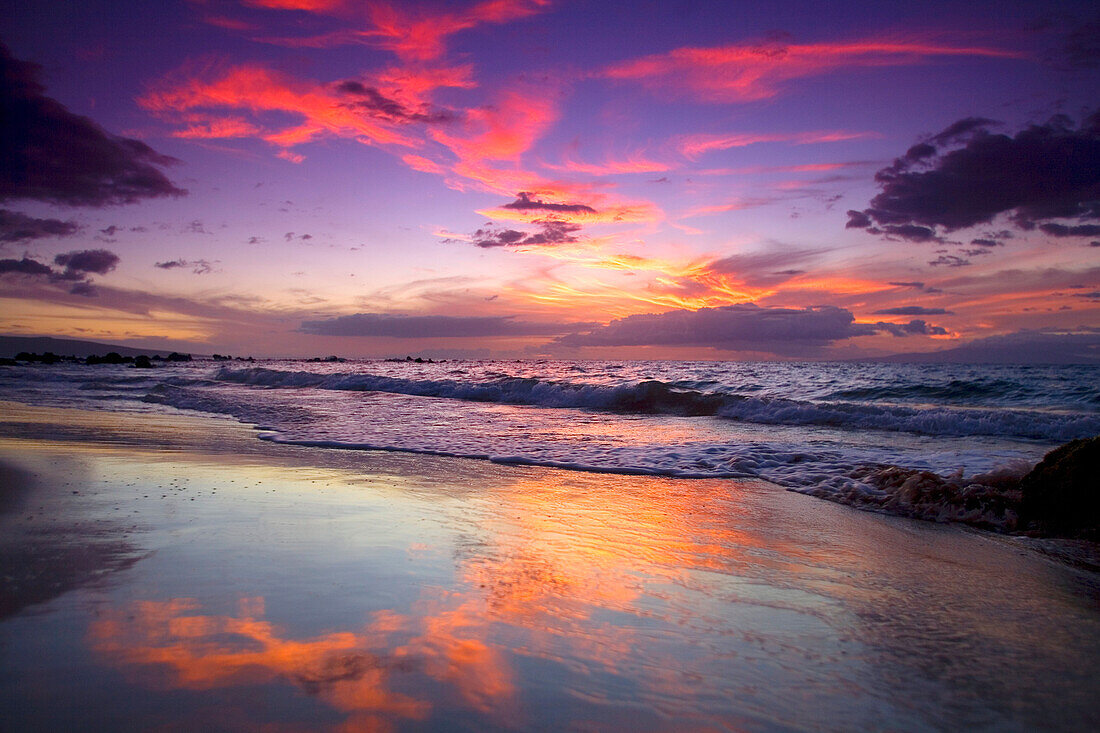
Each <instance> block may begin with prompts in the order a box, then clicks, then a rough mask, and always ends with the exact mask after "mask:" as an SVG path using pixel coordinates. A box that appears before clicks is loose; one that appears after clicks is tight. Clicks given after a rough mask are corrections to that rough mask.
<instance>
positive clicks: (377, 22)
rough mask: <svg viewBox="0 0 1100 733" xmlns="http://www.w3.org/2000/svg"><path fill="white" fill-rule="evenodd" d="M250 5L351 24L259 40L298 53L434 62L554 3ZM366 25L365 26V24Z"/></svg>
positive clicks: (312, 1)
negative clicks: (459, 36)
mask: <svg viewBox="0 0 1100 733" xmlns="http://www.w3.org/2000/svg"><path fill="white" fill-rule="evenodd" d="M247 2H248V4H250V5H253V6H256V7H264V8H268V9H274V10H302V11H307V12H312V13H319V14H323V15H336V16H340V17H341V19H342V21H343V23H344V24H345V25H351V26H358V27H341V28H339V29H336V30H333V31H329V32H326V33H321V34H315V35H309V36H281V37H277V36H269V37H261V38H257V39H256V40H260V41H264V42H267V43H273V44H277V45H282V46H289V47H295V48H330V47H334V46H341V45H346V44H349V43H361V44H366V45H370V46H374V47H376V48H383V49H386V50H389V51H392V52H393V53H395V54H396V55H397V56H398V57H399V58H401V59H402V60H405V61H416V62H422V61H431V60H434V59H438V58H439V57H441V56H443V55H444V54H445V53H446V51H447V40H448V38H449V37H450V36H452V35H454V34H456V33H459V32H461V31H465V30H469V29H471V28H475V27H477V26H479V25H500V24H504V23H509V22H512V21H515V20H520V19H522V18H526V17H529V16H532V15H535V14H537V13H540V12H543V11H544V10H545V9H546V8H548V7H549V5H550V2H549V0H486V1H485V2H480V3H476V4H474V5H472V6H470V7H468V8H466V9H462V10H446V11H440V10H428V9H426V8H423V7H419V8H418V7H412V6H410V5H409V4H407V3H402V4H397V3H389V2H379V1H376V2H371V3H367V4H365V5H361V4H353V3H350V2H345V1H343V0H247ZM360 24H361V25H360Z"/></svg>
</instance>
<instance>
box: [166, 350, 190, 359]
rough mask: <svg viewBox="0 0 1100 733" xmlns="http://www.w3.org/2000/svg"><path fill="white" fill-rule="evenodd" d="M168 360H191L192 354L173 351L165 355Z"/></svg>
mask: <svg viewBox="0 0 1100 733" xmlns="http://www.w3.org/2000/svg"><path fill="white" fill-rule="evenodd" d="M165 358H166V359H167V360H168V361H191V355H190V354H177V353H176V352H175V351H173V352H172V353H171V354H169V355H168V356H166V357H165Z"/></svg>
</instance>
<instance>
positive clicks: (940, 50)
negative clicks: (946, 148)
mask: <svg viewBox="0 0 1100 733" xmlns="http://www.w3.org/2000/svg"><path fill="white" fill-rule="evenodd" d="M935 56H983V57H994V58H1011V57H1018V56H1019V54H1016V53H1013V52H1010V51H1004V50H1001V49H995V48H981V47H974V46H965V47H960V46H945V45H938V44H935V43H930V42H924V41H919V40H914V41H904V40H889V39H883V40H876V39H868V40H863V41H855V42H852V43H813V44H801V45H799V44H789V45H787V44H783V43H779V42H764V43H759V44H751V45H729V46H718V47H712V48H690V47H685V48H678V49H675V50H673V51H670V52H668V53H663V54H655V55H653V56H645V57H642V58H639V59H635V60H633V61H626V62H623V63H621V64H617V65H615V66H611V67H609V68H607V69H605V70H604V71H603V72H602V76H604V77H606V78H609V79H618V80H624V81H638V82H640V83H642V84H644V85H646V86H648V87H650V88H653V89H659V90H663V91H667V92H670V93H672V94H673V95H675V96H687V97H691V98H694V99H698V100H701V101H705V102H750V101H755V100H760V99H768V98H770V97H774V96H776V95H777V94H779V92H780V89H781V87H782V86H783V84H784V83H785V82H789V81H791V80H793V79H799V78H804V77H809V76H816V75H820V74H824V73H827V72H830V71H835V70H837V69H841V68H845V67H869V66H898V65H905V64H915V63H919V62H921V61H923V60H924V59H926V58H930V57H935Z"/></svg>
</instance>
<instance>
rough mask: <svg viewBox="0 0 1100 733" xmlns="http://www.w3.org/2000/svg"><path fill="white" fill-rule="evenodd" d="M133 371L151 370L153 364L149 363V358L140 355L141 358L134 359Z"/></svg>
mask: <svg viewBox="0 0 1100 733" xmlns="http://www.w3.org/2000/svg"><path fill="white" fill-rule="evenodd" d="M134 368H135V369H152V368H153V362H151V361H149V357H148V356H145V355H144V354H142V355H141V356H135V357H134Z"/></svg>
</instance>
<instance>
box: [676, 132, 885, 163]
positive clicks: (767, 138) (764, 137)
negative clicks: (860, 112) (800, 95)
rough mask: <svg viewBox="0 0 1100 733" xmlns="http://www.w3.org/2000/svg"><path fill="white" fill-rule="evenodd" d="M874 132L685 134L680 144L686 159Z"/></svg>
mask: <svg viewBox="0 0 1100 733" xmlns="http://www.w3.org/2000/svg"><path fill="white" fill-rule="evenodd" d="M876 135H877V133H874V132H852V131H848V130H819V131H813V132H768V133H755V132H749V133H734V134H729V135H686V136H684V137H682V138H680V140H679V143H678V147H679V149H680V152H681V153H682V154H683V155H684V156H685V157H687V158H692V159H695V158H698V157H699V156H700V155H703V154H704V153H709V152H711V151H713V150H728V149H729V148H743V147H747V146H749V145H756V144H757V143H789V144H791V145H809V144H812V143H835V142H842V141H845V140H857V139H860V138H866V137H875V136H876Z"/></svg>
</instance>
